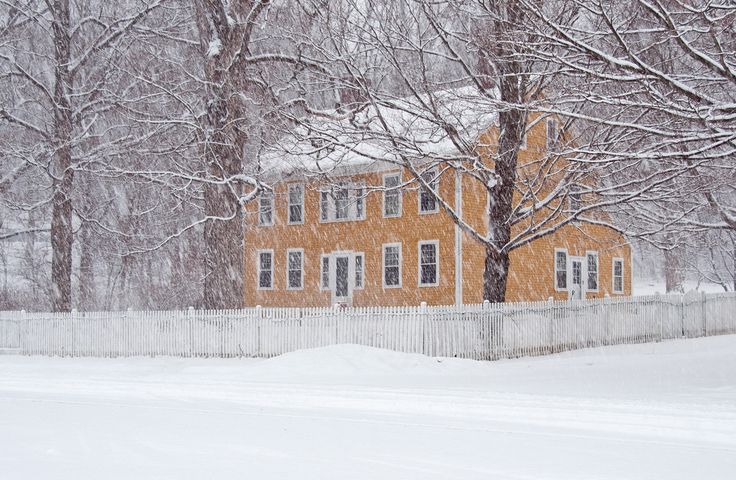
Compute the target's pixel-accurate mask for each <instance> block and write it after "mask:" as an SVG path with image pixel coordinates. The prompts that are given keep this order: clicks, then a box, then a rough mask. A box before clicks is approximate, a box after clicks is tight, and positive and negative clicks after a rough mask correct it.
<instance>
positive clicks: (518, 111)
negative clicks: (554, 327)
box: [483, 5, 526, 302]
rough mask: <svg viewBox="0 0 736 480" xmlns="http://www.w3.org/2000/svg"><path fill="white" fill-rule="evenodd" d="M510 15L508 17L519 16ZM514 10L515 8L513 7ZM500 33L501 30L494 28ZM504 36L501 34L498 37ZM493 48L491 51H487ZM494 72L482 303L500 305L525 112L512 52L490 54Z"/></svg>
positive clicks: (519, 68)
mask: <svg viewBox="0 0 736 480" xmlns="http://www.w3.org/2000/svg"><path fill="white" fill-rule="evenodd" d="M513 8H514V7H512V6H510V7H509V10H510V11H512V13H510V14H509V15H519V14H520V12H514V11H513ZM515 8H517V9H518V5H515ZM497 28H498V29H503V28H504V26H503V25H501V26H497ZM504 34H506V35H508V32H503V31H502V32H501V35H504ZM491 48H494V47H491ZM494 57H495V59H494V62H495V64H496V69H497V71H498V76H499V79H498V86H499V94H500V99H501V101H502V102H503V103H505V105H506V107H505V108H504V109H502V110H501V111H500V112H499V115H498V129H499V135H498V152H497V155H496V159H495V166H494V170H495V173H496V182H495V184H494V185H493V187H491V188H490V192H489V193H490V195H489V205H488V212H489V215H488V222H489V225H488V234H489V240H490V243H491V245H489V246H487V248H486V259H485V268H484V271H483V300H488V301H489V302H504V301H505V300H506V287H507V283H508V272H509V250H508V243H509V240H510V239H511V221H510V217H511V213H512V211H513V197H514V185H515V184H516V170H517V164H518V155H519V146H520V144H521V138H522V134H523V131H524V128H525V124H526V112H525V111H524V110H523V109H522V108H521V107H520V105H522V103H523V101H524V100H525V98H524V94H523V92H524V89H523V78H522V65H521V64H520V62H519V61H518V60H515V59H514V52H512V51H508V50H506V49H505V48H504V47H498V50H497V51H496V52H494Z"/></svg>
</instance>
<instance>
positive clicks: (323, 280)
mask: <svg viewBox="0 0 736 480" xmlns="http://www.w3.org/2000/svg"><path fill="white" fill-rule="evenodd" d="M319 288H320V290H327V289H328V288H330V256H329V255H324V254H323V255H322V260H321V263H320V266H319Z"/></svg>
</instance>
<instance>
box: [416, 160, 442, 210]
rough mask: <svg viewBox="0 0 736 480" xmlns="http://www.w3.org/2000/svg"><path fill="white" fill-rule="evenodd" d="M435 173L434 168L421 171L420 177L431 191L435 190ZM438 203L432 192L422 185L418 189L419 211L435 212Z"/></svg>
mask: <svg viewBox="0 0 736 480" xmlns="http://www.w3.org/2000/svg"><path fill="white" fill-rule="evenodd" d="M436 176H437V173H436V172H435V171H434V170H428V171H426V172H424V173H422V179H423V180H424V181H425V182H426V183H427V184H428V185H429V186H430V188H431V189H432V191H435V192H436V191H437V178H436ZM438 210H439V209H438V204H437V199H436V198H435V196H434V194H433V193H432V192H430V191H429V190H427V189H426V188H424V187H421V189H420V190H419V213H434V212H437V211H438Z"/></svg>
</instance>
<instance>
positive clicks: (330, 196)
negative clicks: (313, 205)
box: [319, 184, 365, 222]
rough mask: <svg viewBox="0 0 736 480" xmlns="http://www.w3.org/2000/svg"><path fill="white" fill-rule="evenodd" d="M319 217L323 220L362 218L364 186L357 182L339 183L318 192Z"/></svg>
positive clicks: (363, 212) (363, 214)
mask: <svg viewBox="0 0 736 480" xmlns="http://www.w3.org/2000/svg"><path fill="white" fill-rule="evenodd" d="M319 218H320V220H321V221H323V222H330V221H344V220H363V219H364V218H365V188H364V187H363V185H359V184H340V185H336V186H335V187H334V188H332V189H331V190H323V191H321V192H320V198H319Z"/></svg>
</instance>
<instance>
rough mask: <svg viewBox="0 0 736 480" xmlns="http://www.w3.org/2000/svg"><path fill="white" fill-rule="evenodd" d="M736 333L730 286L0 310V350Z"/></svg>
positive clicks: (579, 342)
mask: <svg viewBox="0 0 736 480" xmlns="http://www.w3.org/2000/svg"><path fill="white" fill-rule="evenodd" d="M729 333H730V334H736V294H734V293H720V294H707V295H706V294H698V293H695V294H686V295H684V296H677V295H666V296H659V295H657V296H648V297H629V298H613V299H611V298H605V299H593V300H584V301H570V302H567V301H563V302H552V301H548V302H523V303H504V304H489V303H485V304H478V305H461V306H436V307H435V306H426V305H424V304H423V305H421V306H412V307H356V308H338V307H335V308H261V307H255V308H248V309H242V310H220V311H199V310H196V311H195V310H192V309H190V310H189V311H151V312H131V311H128V312H97V313H25V312H0V352H1V351H5V352H8V351H12V352H16V353H21V354H24V355H61V356H93V357H117V356H136V355H149V356H153V355H173V356H181V357H240V356H246V357H272V356H275V355H279V354H282V353H286V352H290V351H294V350H298V349H303V348H313V347H320V346H325V345H331V344H338V343H357V344H362V345H368V346H373V347H379V348H387V349H391V350H397V351H401V352H409V353H422V354H425V355H430V356H447V357H464V358H473V359H477V360H490V359H498V358H509V357H520V356H527V355H544V354H549V353H555V352H561V351H564V350H573V349H578V348H586V347H596V346H601V345H614V344H622V343H641V342H652V341H659V340H663V339H672V338H681V337H700V336H705V335H721V334H729Z"/></svg>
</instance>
